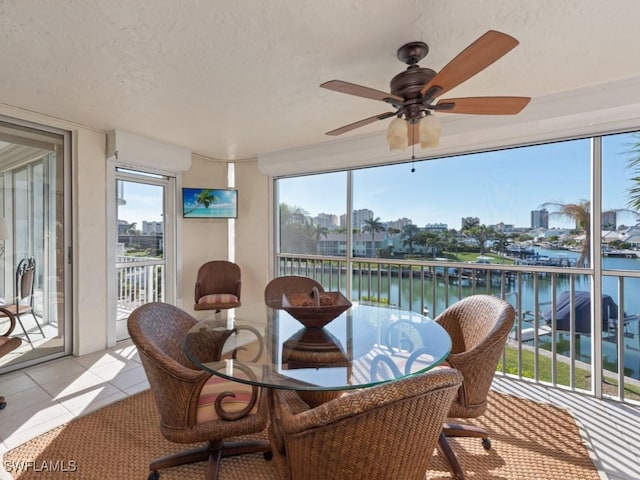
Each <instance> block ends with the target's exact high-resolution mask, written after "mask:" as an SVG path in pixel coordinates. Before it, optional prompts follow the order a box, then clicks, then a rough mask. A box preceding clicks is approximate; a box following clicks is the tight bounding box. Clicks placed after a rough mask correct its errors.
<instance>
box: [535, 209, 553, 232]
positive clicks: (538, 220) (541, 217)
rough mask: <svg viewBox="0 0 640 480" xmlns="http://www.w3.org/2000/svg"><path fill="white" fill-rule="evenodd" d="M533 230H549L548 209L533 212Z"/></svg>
mask: <svg viewBox="0 0 640 480" xmlns="http://www.w3.org/2000/svg"><path fill="white" fill-rule="evenodd" d="M531 228H549V212H548V211H547V209H546V208H543V209H541V210H531Z"/></svg>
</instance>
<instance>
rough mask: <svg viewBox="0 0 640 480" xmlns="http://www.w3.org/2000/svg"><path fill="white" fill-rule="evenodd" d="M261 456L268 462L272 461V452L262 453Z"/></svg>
mask: <svg viewBox="0 0 640 480" xmlns="http://www.w3.org/2000/svg"><path fill="white" fill-rule="evenodd" d="M262 456H263V457H264V459H265V460H266V461H267V462H268V461H269V460H271V459H273V452H264V453H263V454H262Z"/></svg>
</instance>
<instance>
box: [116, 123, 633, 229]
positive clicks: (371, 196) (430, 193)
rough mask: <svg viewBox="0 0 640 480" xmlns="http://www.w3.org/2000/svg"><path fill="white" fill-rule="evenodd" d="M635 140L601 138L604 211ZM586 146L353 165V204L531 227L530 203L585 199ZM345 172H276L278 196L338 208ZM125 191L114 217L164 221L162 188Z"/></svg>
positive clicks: (615, 198) (341, 209) (623, 194)
mask: <svg viewBox="0 0 640 480" xmlns="http://www.w3.org/2000/svg"><path fill="white" fill-rule="evenodd" d="M634 141H636V142H638V141H640V139H639V138H638V137H634V136H633V135H632V134H619V135H609V136H605V137H604V139H603V148H602V149H603V186H602V190H603V208H604V209H605V210H607V209H626V208H627V203H628V198H629V196H628V192H627V189H628V188H629V186H630V185H632V182H631V181H630V180H629V179H630V178H631V176H632V172H631V170H629V168H628V165H627V160H628V158H629V157H630V154H629V153H628V151H629V148H630V146H631V145H632V144H633V142H634ZM590 151H591V144H590V140H588V139H582V140H572V141H567V142H557V143H550V144H546V145H539V146H534V147H524V148H512V149H505V150H501V151H496V152H487V153H480V154H471V155H462V156H456V157H449V158H442V159H437V160H425V161H417V162H415V163H413V164H412V163H406V164H399V165H392V166H383V167H375V168H366V169H360V170H355V171H354V174H353V176H354V193H353V195H354V205H353V207H354V209H356V210H357V209H365V208H366V209H370V210H372V211H373V212H374V217H379V218H380V219H381V221H383V222H386V221H393V220H397V219H399V218H403V217H405V218H409V219H411V220H412V221H413V223H414V224H416V225H418V226H420V227H422V226H424V225H426V224H428V223H445V224H447V225H448V227H449V228H456V229H459V228H460V225H461V219H462V218H463V217H478V218H479V219H480V223H481V224H484V225H495V224H498V223H500V222H504V223H505V224H511V225H514V226H516V227H529V226H530V225H531V221H530V215H531V210H536V209H538V208H539V207H540V206H542V204H544V203H547V202H554V203H577V202H579V201H580V200H586V199H589V196H590V195H589V192H590V183H591V179H590V174H589V171H590V170H589V158H590ZM416 153H417V154H418V153H419V152H416ZM412 167H414V168H415V172H411V169H412ZM346 178H347V175H346V173H345V172H336V173H328V174H319V175H310V176H305V177H294V178H287V179H282V180H280V181H279V185H280V192H279V195H280V202H284V203H287V204H289V205H290V206H296V207H300V208H302V209H304V210H306V211H307V212H308V213H309V214H310V215H312V216H316V215H318V214H319V213H332V214H336V215H342V214H344V213H345V212H346ZM242 193H243V192H242V191H240V192H239V196H240V202H241V201H242ZM124 194H125V198H126V199H127V204H126V205H124V206H121V207H120V208H119V211H118V218H119V219H121V220H127V221H129V222H132V221H135V222H137V225H138V228H139V229H140V228H141V227H142V221H143V220H147V221H161V220H162V218H163V217H162V197H161V190H160V187H158V186H154V185H144V184H137V183H131V182H126V183H125V192H124ZM547 210H549V211H550V212H551V211H553V207H548V208H547ZM177 214H181V212H177ZM635 223H636V216H635V215H631V214H626V213H622V212H620V213H619V214H618V225H620V224H625V225H632V224H635ZM549 226H550V227H551V228H553V227H556V228H573V222H571V221H567V220H566V219H563V218H561V217H559V216H555V215H553V214H552V215H551V216H550V219H549Z"/></svg>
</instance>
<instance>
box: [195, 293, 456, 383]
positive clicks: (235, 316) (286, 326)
mask: <svg viewBox="0 0 640 480" xmlns="http://www.w3.org/2000/svg"><path fill="white" fill-rule="evenodd" d="M450 350H451V339H450V337H449V335H448V334H447V332H446V331H445V330H444V329H443V328H442V327H441V326H440V325H439V324H437V323H436V322H435V321H433V320H431V319H429V318H427V317H425V316H423V315H421V314H419V313H416V312H410V311H404V310H398V309H396V308H393V307H387V306H375V305H364V304H358V303H354V304H353V305H352V306H351V307H350V308H349V309H348V310H346V311H345V312H343V313H342V314H340V315H339V316H338V317H337V318H335V319H334V320H332V321H331V322H330V323H329V324H328V325H326V326H325V327H323V328H306V327H304V326H303V325H302V324H301V323H300V322H299V321H298V320H296V319H295V318H294V317H292V316H291V315H290V314H289V313H287V312H286V311H285V310H279V309H273V308H270V307H267V306H266V305H265V304H264V303H260V304H250V305H243V306H241V307H238V308H235V309H231V310H226V311H225V310H223V311H222V312H219V313H217V314H216V316H215V318H212V319H207V320H201V321H200V322H198V323H197V324H196V325H194V326H193V327H192V328H191V330H189V331H188V332H187V334H186V335H185V338H184V339H183V352H184V353H185V355H186V356H187V358H189V360H191V361H192V362H193V363H194V364H195V365H196V366H197V367H199V368H201V369H203V370H205V371H208V372H210V373H212V374H215V375H218V376H221V377H224V378H226V379H229V380H235V381H239V382H242V383H248V384H251V385H256V386H261V387H269V388H282V389H291V390H298V391H315V392H317V391H335V390H349V389H355V388H363V387H368V386H372V385H376V384H379V383H384V382H388V381H392V380H395V379H399V378H403V377H406V376H410V375H415V374H418V373H422V372H425V371H427V370H430V369H431V368H433V367H435V366H437V365H438V364H440V363H441V362H442V361H443V360H444V359H445V358H446V357H447V355H448V354H449V352H450Z"/></svg>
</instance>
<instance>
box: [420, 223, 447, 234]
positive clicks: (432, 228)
mask: <svg viewBox="0 0 640 480" xmlns="http://www.w3.org/2000/svg"><path fill="white" fill-rule="evenodd" d="M447 229H448V225H447V224H446V223H427V224H426V225H425V226H424V230H425V232H446V231H447Z"/></svg>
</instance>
